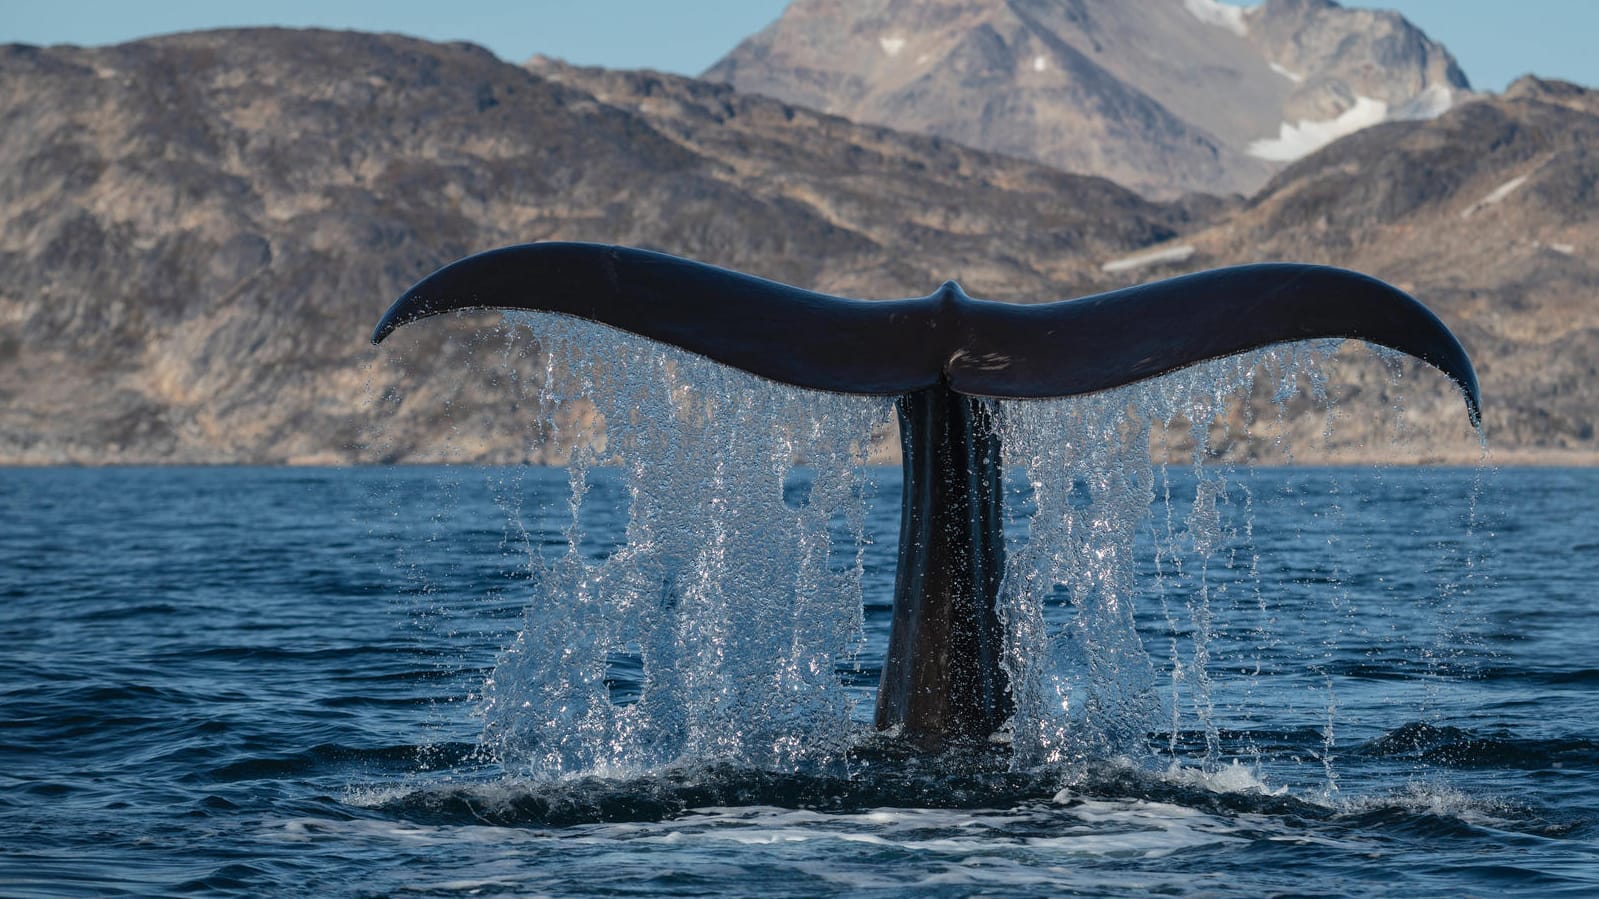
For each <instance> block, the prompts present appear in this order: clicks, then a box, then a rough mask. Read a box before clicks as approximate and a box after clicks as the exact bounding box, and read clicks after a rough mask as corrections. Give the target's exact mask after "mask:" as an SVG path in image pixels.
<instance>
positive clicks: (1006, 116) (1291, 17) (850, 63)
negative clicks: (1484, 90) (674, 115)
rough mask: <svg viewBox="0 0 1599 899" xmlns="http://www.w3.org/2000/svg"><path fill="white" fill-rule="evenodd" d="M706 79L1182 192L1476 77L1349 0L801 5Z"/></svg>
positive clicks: (1218, 184) (1440, 96) (1445, 99)
mask: <svg viewBox="0 0 1599 899" xmlns="http://www.w3.org/2000/svg"><path fill="white" fill-rule="evenodd" d="M705 77H706V78H708V79H710V80H716V81H725V82H727V83H730V84H732V85H733V86H735V87H736V88H738V89H739V90H740V91H743V92H748V93H758V94H765V95H768V96H773V97H778V98H781V99H783V100H787V101H789V102H792V103H796V104H800V105H804V106H809V107H813V108H816V109H820V110H823V111H825V112H830V113H836V114H838V115H842V116H845V117H847V118H850V119H853V120H856V121H862V122H875V123H879V124H883V125H888V126H891V127H894V128H898V129H901V130H905V131H911V132H916V133H922V134H932V135H938V136H941V137H946V138H949V139H951V140H955V141H958V142H961V143H964V144H968V145H970V146H974V147H982V148H986V149H990V150H996V151H999V152H1002V153H1007V154H1010V155H1014V156H1020V157H1023V158H1027V159H1034V160H1038V161H1040V162H1044V163H1047V164H1049V165H1052V166H1054V167H1057V168H1061V169H1064V170H1066V171H1073V172H1083V173H1089V174H1096V175H1103V176H1105V177H1107V178H1110V179H1112V180H1114V181H1116V182H1118V183H1120V184H1125V185H1128V186H1130V187H1133V188H1135V189H1137V190H1140V191H1143V192H1145V193H1146V194H1149V195H1151V196H1167V197H1169V196H1175V195H1178V194H1181V193H1185V192H1189V191H1204V192H1208V193H1213V194H1225V193H1232V192H1243V193H1252V192H1253V191H1255V190H1256V189H1258V188H1260V187H1261V186H1262V185H1263V184H1264V183H1265V182H1266V181H1267V179H1268V178H1269V177H1270V176H1271V174H1272V173H1274V172H1275V171H1277V170H1278V169H1280V168H1281V167H1282V165H1283V163H1285V162H1289V161H1292V160H1294V159H1298V158H1301V157H1303V156H1305V155H1306V154H1308V153H1309V152H1311V151H1313V150H1315V149H1317V148H1319V147H1320V146H1323V145H1325V144H1326V143H1329V142H1330V141H1332V140H1334V139H1336V138H1338V137H1341V136H1343V135H1345V134H1349V133H1352V132H1353V131H1356V130H1358V129H1360V128H1363V127H1367V126H1369V125H1372V124H1375V123H1377V122H1381V121H1384V120H1388V119H1407V118H1429V117H1432V116H1435V115H1437V114H1439V113H1441V112H1443V111H1445V110H1447V109H1448V108H1450V107H1451V106H1452V105H1454V104H1455V103H1456V102H1458V101H1459V100H1460V99H1461V98H1462V97H1463V96H1465V95H1466V94H1467V92H1468V91H1469V84H1468V82H1467V80H1466V77H1465V75H1464V74H1463V73H1462V72H1461V71H1460V68H1459V66H1457V65H1456V64H1455V61H1454V59H1453V58H1452V57H1451V56H1450V55H1449V53H1448V51H1447V50H1445V49H1444V48H1443V47H1441V46H1440V45H1438V44H1437V43H1435V42H1433V41H1431V40H1429V39H1428V38H1427V36H1426V35H1425V34H1423V33H1422V32H1421V31H1420V30H1418V29H1417V28H1415V27H1414V26H1413V25H1411V24H1410V23H1409V22H1407V21H1405V19H1404V18H1402V17H1401V16H1399V15H1398V14H1396V13H1392V12H1382V11H1375V10H1364V9H1361V10H1353V9H1345V8H1343V7H1341V6H1339V5H1338V4H1337V3H1334V2H1332V0H1266V2H1264V3H1262V4H1260V5H1258V6H1255V7H1251V8H1248V9H1244V8H1240V7H1235V6H1229V5H1225V4H1222V3H1220V2H1218V0H1139V2H1126V0H794V2H792V3H791V4H790V5H789V6H788V8H787V9H786V10H785V11H784V12H783V15H782V17H781V18H779V19H778V20H777V21H776V22H774V23H773V24H772V25H770V26H769V27H767V28H766V29H764V30H762V31H761V32H759V33H758V34H755V35H753V36H751V37H750V38H748V39H747V40H745V41H744V42H743V43H741V44H740V45H739V46H738V47H736V48H735V49H734V50H733V51H732V52H731V53H729V54H728V55H727V56H726V57H725V58H724V59H722V60H721V61H720V62H718V63H716V65H714V66H712V67H711V68H710V69H709V70H708V71H707V72H706V73H705Z"/></svg>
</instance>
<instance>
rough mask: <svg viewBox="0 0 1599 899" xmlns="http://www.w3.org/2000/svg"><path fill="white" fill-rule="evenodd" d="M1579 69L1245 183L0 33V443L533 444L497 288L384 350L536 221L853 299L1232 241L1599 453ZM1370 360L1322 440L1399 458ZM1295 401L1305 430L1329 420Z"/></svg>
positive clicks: (807, 121)
mask: <svg viewBox="0 0 1599 899" xmlns="http://www.w3.org/2000/svg"><path fill="white" fill-rule="evenodd" d="M1595 98H1596V94H1595V93H1594V92H1593V91H1589V90H1586V89H1584V88H1581V87H1577V86H1574V85H1566V84H1559V83H1549V82H1540V81H1536V80H1533V79H1528V80H1524V81H1522V82H1520V83H1518V84H1517V85H1515V86H1514V87H1513V88H1512V89H1511V90H1510V91H1509V92H1507V93H1506V94H1505V95H1504V96H1502V97H1495V98H1484V99H1479V100H1476V101H1474V102H1470V103H1465V104H1462V105H1460V106H1458V107H1456V108H1454V109H1452V110H1450V111H1449V112H1447V113H1446V114H1444V115H1442V116H1440V117H1438V118H1437V119H1435V120H1430V121H1410V122H1396V123H1389V124H1384V125H1380V126H1377V127H1373V128H1370V129H1367V130H1364V131H1362V132H1360V133H1358V134H1356V135H1353V136H1351V137H1348V138H1345V139H1344V140H1342V141H1339V142H1337V143H1335V144H1333V145H1331V146H1329V147H1327V148H1325V149H1323V150H1322V151H1320V152H1318V153H1316V154H1313V155H1311V156H1309V157H1307V158H1305V159H1303V160H1301V161H1299V162H1297V163H1295V164H1294V165H1292V166H1290V167H1288V168H1286V169H1285V170H1284V171H1282V172H1281V173H1279V174H1278V175H1277V176H1276V177H1275V178H1274V179H1273V180H1272V181H1271V183H1270V184H1269V185H1268V186H1267V187H1266V188H1265V189H1264V190H1263V191H1261V192H1260V193H1259V194H1257V195H1256V196H1254V197H1253V198H1251V199H1250V200H1248V201H1247V202H1241V201H1222V200H1216V199H1207V198H1198V197H1196V198H1190V199H1189V200H1186V201H1183V202H1176V203H1156V202H1151V201H1148V200H1145V199H1142V198H1141V197H1139V196H1138V195H1136V194H1134V193H1132V192H1130V191H1128V190H1125V189H1123V188H1120V187H1117V186H1116V185H1114V184H1112V183H1110V182H1108V181H1105V180H1103V179H1098V178H1091V177H1080V176H1073V175H1067V174H1062V173H1060V172H1058V171H1055V170H1052V169H1049V168H1046V167H1043V166H1040V165H1037V164H1034V163H1029V162H1024V161H1020V160H1017V159H1014V158H1010V157H1006V156H1002V155H994V154H991V153H986V152H982V151H977V150H971V149H967V148H964V147H962V146H960V145H958V144H955V143H952V142H949V141H946V140H942V139H938V138H928V137H921V136H914V135H907V134H902V133H899V132H894V131H891V130H889V129H886V128H882V127H877V126H867V125H858V124H854V123H851V122H849V121H847V120H844V119H841V118H837V117H833V116H829V115H825V114H821V113H817V112H813V111H810V110H806V109H804V108H802V107H796V106H792V105H789V104H785V103H782V102H780V101H776V100H771V99H767V98H763V97H756V96H748V95H743V94H740V93H737V92H735V91H734V90H732V89H731V88H729V87H728V86H726V85H721V84H713V83H707V82H703V81H696V80H693V79H686V78H677V77H672V76H665V75H658V74H653V73H637V72H633V73H629V72H609V71H604V70H597V69H579V68H573V67H568V66H564V65H560V64H558V63H553V62H550V61H542V62H538V63H535V64H532V65H530V66H527V67H519V66H513V65H509V64H507V63H504V62H502V61H500V60H497V59H495V58H494V57H492V56H491V55H489V54H487V53H486V52H484V51H482V50H481V49H478V48H475V47H470V46H466V45H436V44H430V43H426V42H421V41H414V40H409V39H405V38H400V37H394V36H375V35H364V34H354V33H331V32H294V31H270V30H269V31H236V32H213V33H203V34H189V35H179V36H173V37H166V38H159V39H154V40H150V41H143V42H138V43H135V44H129V45H124V46H120V47H112V48H105V49H94V50H88V49H79V48H65V47H62V48H36V47H23V46H11V47H6V48H3V49H0V399H3V404H0V462H5V463H12V464H15V463H25V464H43V463H62V462H77V463H107V462H110V463H132V462H157V463H171V462H281V461H322V462H335V461H363V460H365V461H371V460H382V459H402V460H403V459H416V458H422V457H430V456H436V455H437V454H438V452H439V448H440V447H441V446H444V445H446V444H449V445H451V446H452V447H453V451H454V452H455V454H456V455H457V456H459V457H461V458H471V459H485V460H516V459H534V460H538V459H545V458H549V450H548V448H547V447H545V446H543V445H541V444H540V443H539V442H538V441H537V440H536V439H535V440H533V441H532V442H529V440H528V435H527V433H526V430H525V427H526V419H527V417H528V415H527V411H526V410H522V409H516V408H508V407H507V402H508V400H507V393H506V391H505V390H504V389H503V386H502V385H499V384H496V383H495V381H494V378H493V375H492V373H488V374H485V369H484V367H483V366H478V367H475V368H474V367H473V366H472V365H470V364H469V362H470V360H469V358H468V357H470V356H472V355H473V354H485V353H491V352H492V353H496V354H505V355H507V356H508V357H509V358H511V360H512V362H513V365H514V366H516V367H518V369H519V371H520V372H521V374H522V375H524V376H527V377H537V376H538V371H539V369H540V366H539V364H538V360H537V358H536V354H532V353H525V352H522V351H523V350H527V349H529V347H527V346H526V345H525V344H524V345H522V346H521V347H519V348H515V349H509V350H508V349H507V348H506V347H504V346H503V344H502V342H501V341H502V337H501V336H500V335H497V334H496V333H495V332H493V331H492V329H491V330H490V331H489V332H487V336H483V337H475V338H469V337H467V336H466V335H467V334H468V333H470V332H473V331H476V330H478V329H479V328H480V327H481V326H482V325H483V324H485V323H491V322H492V321H493V318H492V316H486V317H483V318H480V319H476V320H470V321H464V322H463V321H456V322H453V323H452V322H448V321H445V322H440V323H438V326H437V327H435V326H433V325H431V324H430V325H429V326H427V327H418V328H408V329H405V330H404V331H402V332H401V333H400V334H399V335H397V336H396V337H395V338H393V339H392V340H391V341H390V342H389V343H387V344H385V345H384V347H383V348H382V349H381V350H373V349H372V348H370V347H368V346H367V344H366V336H367V334H368V331H369V329H370V327H371V325H372V323H373V321H374V320H375V319H376V317H377V316H378V314H379V313H380V312H381V311H382V310H383V309H384V308H385V307H386V305H387V304H388V302H389V300H390V299H391V298H392V297H394V296H395V295H396V294H397V293H398V292H399V291H400V290H402V289H403V288H404V287H405V286H406V285H408V284H409V283H411V282H412V281H413V280H415V279H416V278H417V277H419V276H420V275H422V274H424V273H426V272H427V271H429V270H431V269H432V268H434V267H436V266H437V265H439V264H441V263H443V262H445V261H448V260H450V259H453V258H456V257H458V256H460V255H464V254H466V253H470V252H473V251H476V250H481V249H485V248H489V247H493V246H497V245H503V244H509V243H515V242H521V241H528V240H537V239H577V240H597V241H606V242H616V243H627V244H635V245H642V246H650V247H655V248H658V249H662V250H666V251H669V252H674V253H680V254H683V255H688V256H693V257H696V258H700V259H704V260H707V261H711V262H715V263H718V264H722V265H727V266H731V267H735V268H739V269H743V270H746V271H750V272H754V273H757V274H761V275H764V276H767V277H772V278H777V279H780V280H784V281H788V282H791V283H796V284H800V285H804V286H809V287H814V288H818V289H822V290H828V291H832V292H836V293H840V294H844V295H855V296H907V295H914V294H921V293H925V292H926V291H928V290H930V289H931V288H932V287H933V286H935V285H936V284H937V283H938V282H939V281H941V280H943V279H944V278H948V277H956V278H959V279H960V280H961V281H962V282H963V284H965V286H966V287H967V288H968V289H969V290H971V292H973V293H974V294H976V295H979V296H989V297H993V298H997V299H1014V300H1024V301H1025V300H1042V299H1053V298H1057V297H1064V296H1071V295H1075V294H1079V293H1083V292H1089V291H1093V290H1099V289H1106V288H1111V287H1115V286H1120V285H1123V284H1127V283H1133V282H1135V281H1140V280H1145V279H1150V278H1156V277H1164V276H1167V275H1172V274H1177V273H1179V272H1182V271H1186V270H1191V269H1194V268H1202V267H1207V266H1212V265H1222V264H1231V263H1239V262H1248V261H1259V260H1267V259H1298V260H1307V261H1317V262H1327V263H1333V264H1338V265H1346V266H1350V267H1354V268H1359V269H1363V270H1366V271H1370V272H1372V273H1374V274H1376V275H1378V276H1381V277H1384V278H1386V279H1388V280H1390V281H1393V282H1395V283H1398V284H1400V285H1402V286H1404V287H1406V288H1407V289H1409V290H1411V291H1412V292H1413V293H1415V294H1416V295H1417V296H1419V297H1421V298H1423V299H1424V300H1425V301H1426V302H1427V303H1428V304H1429V305H1431V306H1433V307H1434V308H1435V309H1437V310H1438V311H1439V313H1440V314H1441V315H1442V317H1443V318H1444V319H1445V320H1446V321H1448V322H1449V323H1450V324H1451V326H1452V327H1454V328H1455V329H1456V330H1457V331H1458V332H1459V333H1460V334H1461V336H1462V337H1463V338H1464V340H1465V341H1466V343H1467V345H1468V348H1469V349H1470V350H1471V351H1472V353H1473V356H1474V357H1475V358H1476V360H1477V362H1478V365H1479V368H1480V371H1481V374H1482V375H1483V383H1484V396H1485V407H1486V410H1487V420H1488V426H1489V433H1490V436H1491V439H1492V441H1493V444H1494V446H1495V448H1496V452H1497V453H1498V457H1499V458H1501V459H1505V460H1512V461H1513V460H1523V459H1524V460H1544V461H1548V460H1557V461H1578V462H1589V461H1594V460H1595V458H1596V456H1595V452H1596V449H1599V443H1596V441H1595V436H1594V423H1595V420H1596V418H1599V411H1596V410H1599V378H1596V377H1595V369H1594V367H1593V366H1594V364H1595V362H1594V360H1595V359H1599V330H1596V329H1599V311H1596V310H1599V303H1596V301H1595V300H1596V290H1599V270H1596V266H1595V263H1594V260H1595V258H1596V254H1599V223H1596V221H1595V210H1596V209H1599V205H1596V203H1595V199H1596V197H1595V193H1596V184H1599V160H1596V157H1595V154H1594V151H1593V149H1592V148H1593V147H1595V146H1599V100H1596V99H1595ZM497 358H501V356H499V355H497ZM492 367H493V366H490V368H492ZM1349 371H1350V375H1349V380H1348V382H1347V383H1345V384H1344V385H1342V386H1340V387H1337V388H1336V389H1338V390H1341V391H1342V393H1341V396H1343V397H1344V399H1345V402H1344V403H1343V404H1342V405H1341V406H1340V409H1341V410H1342V411H1341V415H1342V419H1343V420H1342V421H1341V423H1340V425H1339V427H1338V428H1337V429H1336V435H1335V440H1334V443H1333V444H1332V445H1330V446H1326V447H1322V450H1323V451H1324V452H1323V453H1322V455H1321V456H1315V455H1310V456H1305V455H1302V456H1301V458H1302V459H1312V458H1341V459H1360V458H1370V457H1380V456H1382V455H1383V454H1384V453H1385V452H1387V451H1388V449H1387V448H1388V447H1389V441H1388V437H1387V430H1388V429H1391V428H1392V427H1393V420H1394V417H1393V415H1392V414H1391V409H1390V407H1391V405H1392V404H1393V402H1394V401H1395V398H1394V391H1393V386H1394V385H1393V384H1391V383H1390V382H1389V380H1388V373H1386V372H1385V371H1384V369H1383V368H1382V366H1380V365H1364V366H1362V365H1355V366H1353V367H1352V368H1351V369H1350V370H1349ZM1402 381H1403V383H1402V385H1401V386H1402V387H1403V388H1404V390H1403V392H1404V393H1405V394H1406V396H1407V399H1406V400H1405V402H1406V404H1407V405H1406V415H1405V417H1404V420H1405V421H1406V422H1408V423H1409V424H1410V425H1411V426H1414V427H1416V428H1420V429H1426V428H1437V429H1440V433H1444V434H1446V435H1447V437H1446V439H1444V440H1442V441H1440V443H1439V446H1440V447H1441V448H1442V454H1441V455H1440V454H1436V453H1435V454H1434V455H1431V456H1429V457H1427V458H1431V459H1433V460H1446V461H1463V462H1469V461H1471V460H1472V459H1473V458H1474V457H1475V449H1474V444H1473V443H1472V442H1471V440H1470V437H1469V435H1466V437H1465V438H1462V437H1461V435H1460V432H1461V430H1462V426H1461V421H1462V416H1461V414H1460V409H1459V405H1458V398H1457V397H1456V396H1455V395H1454V394H1453V393H1452V391H1451V390H1450V388H1449V386H1448V385H1447V384H1446V383H1445V382H1444V381H1443V379H1442V378H1440V377H1436V376H1435V375H1433V374H1432V373H1430V372H1423V371H1420V370H1418V369H1416V368H1415V367H1410V368H1408V369H1405V370H1404V377H1403V378H1402ZM1263 414H1264V415H1265V416H1267V417H1269V416H1270V414H1271V413H1270V410H1264V411H1263ZM1257 419H1261V416H1257ZM1261 420H1263V419H1261ZM1288 426H1289V427H1291V428H1297V429H1299V430H1300V431H1302V432H1303V433H1302V434H1301V435H1300V436H1301V437H1302V438H1303V439H1300V440H1297V441H1296V444H1297V445H1299V446H1314V445H1317V444H1318V440H1317V439H1316V438H1317V437H1318V436H1319V435H1318V434H1317V433H1316V432H1318V431H1319V429H1320V428H1321V427H1322V426H1323V422H1322V421H1321V420H1319V419H1316V418H1314V417H1310V418H1305V419H1303V420H1300V419H1295V418H1291V419H1290V421H1289V422H1288ZM1221 449H1224V450H1225V451H1227V452H1229V453H1231V454H1233V455H1249V454H1250V453H1251V452H1253V450H1252V449H1251V447H1249V446H1244V445H1239V446H1233V447H1221ZM1268 456H1269V454H1268ZM1412 458H1413V457H1412Z"/></svg>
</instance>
